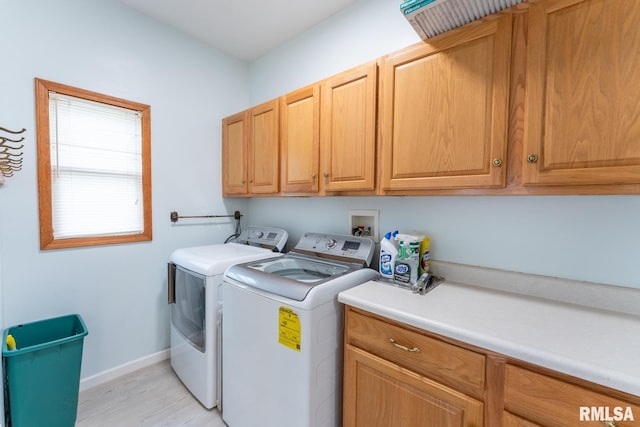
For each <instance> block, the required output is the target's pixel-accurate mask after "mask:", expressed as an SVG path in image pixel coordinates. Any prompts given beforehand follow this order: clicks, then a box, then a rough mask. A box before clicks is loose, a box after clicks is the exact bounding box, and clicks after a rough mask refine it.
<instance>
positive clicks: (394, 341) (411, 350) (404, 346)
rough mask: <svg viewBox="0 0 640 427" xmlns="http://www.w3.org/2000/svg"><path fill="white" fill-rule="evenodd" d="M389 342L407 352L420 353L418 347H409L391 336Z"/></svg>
mask: <svg viewBox="0 0 640 427" xmlns="http://www.w3.org/2000/svg"><path fill="white" fill-rule="evenodd" d="M389 342H390V343H391V345H393V346H394V347H396V348H399V349H401V350H404V351H408V352H409V353H420V349H419V348H418V347H413V348H409V347H407V346H406V345H402V344H399V343H398V342H396V340H394V339H393V338H389Z"/></svg>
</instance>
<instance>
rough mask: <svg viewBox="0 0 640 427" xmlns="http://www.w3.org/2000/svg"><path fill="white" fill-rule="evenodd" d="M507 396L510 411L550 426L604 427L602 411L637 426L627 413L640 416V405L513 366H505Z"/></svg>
mask: <svg viewBox="0 0 640 427" xmlns="http://www.w3.org/2000/svg"><path fill="white" fill-rule="evenodd" d="M504 399H505V409H507V410H508V411H509V412H511V413H514V414H517V415H520V416H522V417H524V418H527V419H529V420H531V421H534V422H536V423H540V424H543V425H545V426H548V427H555V426H557V427H565V426H568V425H585V426H589V425H593V426H596V425H597V426H602V425H603V423H602V422H601V421H602V420H600V421H596V420H595V419H596V418H597V417H598V416H599V415H600V414H601V415H604V417H605V418H606V417H607V416H608V417H609V418H612V419H613V420H615V424H612V425H616V426H618V427H625V426H632V425H637V424H635V421H633V420H630V421H629V420H628V421H625V420H624V418H625V413H628V411H631V414H632V418H634V419H635V420H638V419H639V417H640V406H638V405H633V404H631V403H629V402H626V401H624V400H621V399H617V398H615V397H612V396H608V395H606V394H603V393H599V392H596V391H593V390H590V389H588V388H585V387H581V386H577V385H575V384H571V383H568V382H565V381H562V380H560V379H556V378H552V377H549V376H546V375H543V374H540V373H537V372H532V371H529V370H527V369H524V368H520V367H517V366H513V365H506V367H505V390H504ZM588 421H591V422H588Z"/></svg>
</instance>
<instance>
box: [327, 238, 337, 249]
mask: <svg viewBox="0 0 640 427" xmlns="http://www.w3.org/2000/svg"><path fill="white" fill-rule="evenodd" d="M337 243H338V242H337V241H336V239H329V240H328V241H327V248H329V249H331V248H333V247H334V246H335V245H336V244H337Z"/></svg>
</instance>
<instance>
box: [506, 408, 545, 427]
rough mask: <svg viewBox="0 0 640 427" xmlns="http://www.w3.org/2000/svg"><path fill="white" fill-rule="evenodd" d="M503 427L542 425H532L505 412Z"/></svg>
mask: <svg viewBox="0 0 640 427" xmlns="http://www.w3.org/2000/svg"><path fill="white" fill-rule="evenodd" d="M502 427H542V426H541V425H540V424H536V423H532V422H531V421H527V420H525V419H524V418H520V417H518V416H517V415H513V414H512V413H510V412H507V411H505V412H504V414H503V416H502Z"/></svg>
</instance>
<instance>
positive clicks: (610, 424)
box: [602, 420, 618, 427]
mask: <svg viewBox="0 0 640 427" xmlns="http://www.w3.org/2000/svg"><path fill="white" fill-rule="evenodd" d="M602 424H604V425H605V426H606V427H618V424H616V423H614V422H613V421H611V420H602Z"/></svg>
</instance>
